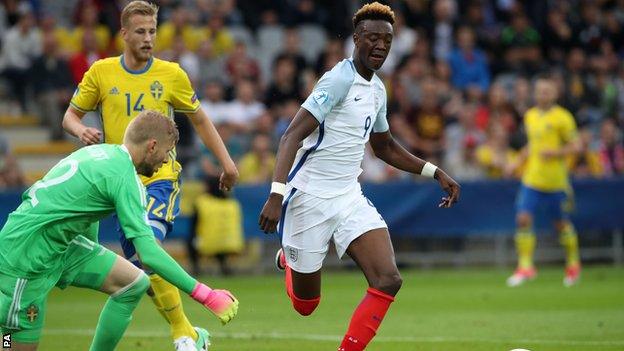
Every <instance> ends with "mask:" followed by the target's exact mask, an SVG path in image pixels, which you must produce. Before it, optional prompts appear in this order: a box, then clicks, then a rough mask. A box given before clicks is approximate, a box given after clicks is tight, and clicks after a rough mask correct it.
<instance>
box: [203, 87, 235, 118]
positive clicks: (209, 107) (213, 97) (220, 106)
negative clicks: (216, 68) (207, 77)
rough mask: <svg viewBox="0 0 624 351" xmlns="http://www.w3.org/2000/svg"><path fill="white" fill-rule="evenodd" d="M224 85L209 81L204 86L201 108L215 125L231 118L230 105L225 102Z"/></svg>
mask: <svg viewBox="0 0 624 351" xmlns="http://www.w3.org/2000/svg"><path fill="white" fill-rule="evenodd" d="M224 94H225V92H224V91H223V85H221V84H220V83H219V82H218V81H209V82H207V83H206V85H205V86H204V95H203V98H202V100H201V106H202V109H203V110H204V111H206V112H207V113H208V115H209V116H210V119H211V120H212V122H213V123H214V124H220V123H223V122H226V121H227V120H228V117H229V112H230V110H229V105H228V103H227V102H226V101H225V100H224V96H225V95H224Z"/></svg>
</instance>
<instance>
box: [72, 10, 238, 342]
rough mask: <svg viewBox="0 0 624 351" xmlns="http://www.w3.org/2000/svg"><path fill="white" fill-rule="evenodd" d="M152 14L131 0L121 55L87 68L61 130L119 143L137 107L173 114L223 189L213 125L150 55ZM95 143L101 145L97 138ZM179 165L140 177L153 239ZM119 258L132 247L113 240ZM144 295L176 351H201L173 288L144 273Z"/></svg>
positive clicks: (229, 177) (166, 226)
mask: <svg viewBox="0 0 624 351" xmlns="http://www.w3.org/2000/svg"><path fill="white" fill-rule="evenodd" d="M157 12H158V8H157V7H156V6H155V5H152V4H150V3H148V2H145V1H132V2H130V3H129V4H128V5H127V6H126V7H125V8H124V10H123V11H122V14H121V27H122V28H121V34H122V36H123V39H124V43H125V45H124V52H123V54H122V55H121V56H118V57H111V58H106V59H103V60H99V61H97V62H95V63H94V64H93V66H92V67H91V68H90V69H89V71H88V72H87V73H86V74H85V76H84V78H83V79H82V82H81V83H80V84H79V85H78V88H77V89H76V92H75V94H74V97H73V98H72V100H71V103H70V106H69V107H68V109H67V112H66V113H65V117H64V119H63V127H64V128H65V130H67V131H68V132H69V133H71V134H73V135H74V136H76V137H78V138H80V140H81V141H82V142H83V143H85V144H87V145H91V144H96V143H100V142H102V141H104V142H106V143H111V144H120V143H121V142H122V138H123V135H124V132H125V130H126V127H127V126H128V124H129V123H130V121H131V120H132V119H133V118H134V117H135V116H136V115H137V114H139V113H140V112H141V111H143V110H145V109H149V110H156V111H159V112H161V113H162V114H164V115H165V116H168V117H170V118H173V113H174V111H178V112H183V113H185V114H186V115H187V116H188V117H189V118H190V120H191V122H192V124H193V126H194V128H195V131H196V132H197V134H198V135H199V137H200V138H201V140H202V141H203V142H204V144H205V145H206V146H207V147H208V148H209V149H210V150H211V151H212V152H213V153H214V155H215V156H216V157H217V159H218V160H219V162H220V163H221V165H222V167H223V173H222V175H221V178H220V181H221V183H220V186H221V187H222V188H223V189H225V190H229V189H230V188H231V187H232V186H233V185H234V183H235V182H236V180H237V178H238V170H237V169H236V166H235V164H234V162H233V161H232V159H231V158H230V155H229V154H228V152H227V150H226V148H225V146H224V144H223V141H222V140H221V138H220V137H219V134H218V133H217V131H216V129H215V127H214V125H213V124H212V122H211V121H210V119H209V118H208V116H207V115H206V113H205V112H204V111H203V110H202V109H201V107H200V104H199V101H198V99H197V96H196V95H195V93H194V92H193V88H192V87H191V83H190V81H189V79H188V76H187V75H186V73H185V72H184V71H183V70H182V69H181V68H180V66H179V65H178V64H176V63H171V62H167V61H163V60H159V59H157V58H154V57H153V56H152V49H153V47H154V41H155V37H156V25H157V23H156V15H157ZM94 110H97V111H99V114H100V116H101V118H102V121H103V133H102V132H101V131H99V130H98V129H95V128H90V127H87V126H85V125H84V124H82V121H81V119H82V117H83V116H84V114H85V113H86V112H88V111H94ZM102 139H103V140H102ZM180 170H181V167H180V164H179V163H178V162H176V161H175V155H172V157H171V159H170V160H169V161H168V162H166V163H165V164H164V165H163V166H162V167H161V168H160V169H159V170H158V171H157V172H156V173H155V174H154V175H153V176H152V177H149V178H147V177H142V178H141V179H142V181H143V183H144V184H145V185H146V187H147V193H148V205H147V209H148V216H149V221H150V224H151V226H152V230H153V232H154V236H155V237H156V238H157V239H158V240H160V241H162V240H164V238H165V236H166V235H167V233H169V232H170V231H171V229H172V228H173V220H174V219H175V217H176V215H177V214H178V211H179V198H178V194H179V179H178V178H179V174H180ZM120 238H121V239H120V240H121V244H122V248H123V250H124V255H125V256H126V258H128V259H129V260H130V261H132V262H133V263H135V264H137V265H139V266H140V262H139V260H138V257H137V256H136V250H135V249H134V247H133V246H132V243H131V242H129V241H126V240H124V239H123V238H124V236H123V235H121V236H120ZM150 280H151V290H152V291H153V294H150V296H151V297H152V300H153V302H154V304H155V305H156V307H157V309H158V310H159V311H160V312H161V314H162V315H163V317H165V319H166V320H167V322H169V324H170V326H171V333H172V336H173V339H174V345H175V348H176V350H180V351H182V350H185V351H186V350H190V351H193V350H203V349H205V348H206V347H207V345H208V344H209V341H208V338H209V336H208V332H207V331H205V330H204V329H201V328H193V326H192V325H191V324H190V323H189V321H188V319H187V318H186V316H185V314H184V311H183V309H182V302H181V300H180V293H179V291H178V289H177V288H175V287H174V286H173V285H171V284H169V283H168V282H166V281H165V280H163V279H162V278H161V277H160V276H158V275H155V274H151V275H150Z"/></svg>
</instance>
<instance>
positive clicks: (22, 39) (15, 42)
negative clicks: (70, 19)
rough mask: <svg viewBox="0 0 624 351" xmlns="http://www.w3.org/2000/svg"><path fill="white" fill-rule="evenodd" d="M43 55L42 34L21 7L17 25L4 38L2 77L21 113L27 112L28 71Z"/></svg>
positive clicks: (27, 11) (26, 11)
mask: <svg viewBox="0 0 624 351" xmlns="http://www.w3.org/2000/svg"><path fill="white" fill-rule="evenodd" d="M40 54H41V32H40V31H39V29H38V28H37V27H36V26H35V17H34V15H33V14H32V13H31V11H30V9H29V8H28V7H20V12H19V17H18V20H17V23H16V24H15V25H14V26H13V27H11V28H10V29H9V30H8V31H7V32H6V34H5V36H4V38H2V57H1V60H0V61H1V62H2V66H3V67H4V70H3V71H2V76H3V77H4V78H5V79H6V80H7V81H8V82H9V84H10V88H11V92H12V93H13V94H14V96H15V98H16V99H17V101H18V102H19V109H20V110H21V112H20V113H23V112H26V111H27V105H26V92H27V86H28V84H29V80H28V70H29V69H30V66H31V65H32V62H33V61H34V60H35V59H36V58H37V57H38V56H39V55H40Z"/></svg>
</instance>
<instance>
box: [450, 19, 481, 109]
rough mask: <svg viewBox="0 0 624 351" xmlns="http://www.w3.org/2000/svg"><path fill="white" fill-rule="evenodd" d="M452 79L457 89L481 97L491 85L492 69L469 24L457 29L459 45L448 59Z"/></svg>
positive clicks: (477, 97)
mask: <svg viewBox="0 0 624 351" xmlns="http://www.w3.org/2000/svg"><path fill="white" fill-rule="evenodd" d="M448 62H449V65H450V67H451V72H452V76H451V81H452V82H453V86H454V87H455V88H457V89H460V90H464V91H467V92H468V95H472V96H474V97H475V98H476V99H479V98H480V97H481V96H483V94H485V93H486V92H487V90H488V88H489V86H490V71H489V68H488V63H487V59H486V57H485V54H484V53H483V51H481V50H480V49H478V48H476V47H475V34H474V32H473V30H472V29H471V28H470V27H468V26H461V27H459V28H458V29H457V47H456V48H455V49H454V50H453V52H452V53H451V54H450V56H449V59H448Z"/></svg>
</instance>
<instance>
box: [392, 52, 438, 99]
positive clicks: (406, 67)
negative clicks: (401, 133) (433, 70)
mask: <svg viewBox="0 0 624 351" xmlns="http://www.w3.org/2000/svg"><path fill="white" fill-rule="evenodd" d="M429 70H430V66H429V63H428V62H427V60H426V59H425V58H423V57H419V56H416V55H410V56H409V57H407V58H406V59H405V60H404V61H403V64H402V65H400V66H399V71H398V74H397V76H398V83H399V84H401V87H402V88H403V89H405V94H406V98H407V102H409V103H410V104H419V103H420V102H421V100H422V97H421V95H422V93H421V91H420V87H421V82H422V80H423V78H424V77H425V74H426V73H427V72H428V71H429ZM406 108H407V107H406V106H403V108H402V110H405V109H406Z"/></svg>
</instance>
